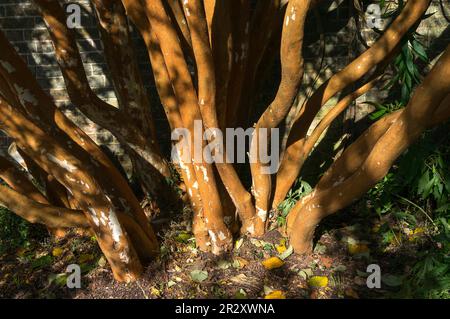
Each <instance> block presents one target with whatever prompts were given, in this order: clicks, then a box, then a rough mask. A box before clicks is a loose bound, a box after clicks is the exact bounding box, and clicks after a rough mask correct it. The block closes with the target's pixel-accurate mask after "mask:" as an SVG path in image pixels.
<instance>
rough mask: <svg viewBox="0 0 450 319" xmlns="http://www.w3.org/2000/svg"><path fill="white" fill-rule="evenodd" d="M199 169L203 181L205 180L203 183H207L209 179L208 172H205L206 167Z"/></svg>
mask: <svg viewBox="0 0 450 319" xmlns="http://www.w3.org/2000/svg"><path fill="white" fill-rule="evenodd" d="M200 169H201V170H202V174H203V179H204V180H205V182H208V181H209V178H208V172H207V171H206V167H204V166H201V167H200Z"/></svg>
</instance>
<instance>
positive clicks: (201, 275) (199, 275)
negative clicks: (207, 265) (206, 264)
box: [191, 270, 208, 283]
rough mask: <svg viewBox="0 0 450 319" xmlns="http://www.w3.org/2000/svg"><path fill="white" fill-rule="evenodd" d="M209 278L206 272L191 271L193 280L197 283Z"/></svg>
mask: <svg viewBox="0 0 450 319" xmlns="http://www.w3.org/2000/svg"><path fill="white" fill-rule="evenodd" d="M207 278H208V272H207V271H205V270H193V271H191V279H192V280H193V281H195V282H199V283H200V282H203V281H205V280H206V279H207Z"/></svg>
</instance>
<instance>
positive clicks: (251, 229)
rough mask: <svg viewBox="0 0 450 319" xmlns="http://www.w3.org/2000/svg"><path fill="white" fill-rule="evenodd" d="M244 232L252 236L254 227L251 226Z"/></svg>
mask: <svg viewBox="0 0 450 319" xmlns="http://www.w3.org/2000/svg"><path fill="white" fill-rule="evenodd" d="M246 230H247V232H248V233H249V234H251V235H253V234H254V233H255V225H253V224H251V225H250V226H248V227H247V229H246Z"/></svg>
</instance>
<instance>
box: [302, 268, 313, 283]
mask: <svg viewBox="0 0 450 319" xmlns="http://www.w3.org/2000/svg"><path fill="white" fill-rule="evenodd" d="M298 274H299V276H301V277H302V278H303V279H305V280H306V279H307V278H308V277H311V276H312V275H313V271H312V269H311V268H305V269H301V270H300V271H299V272H298Z"/></svg>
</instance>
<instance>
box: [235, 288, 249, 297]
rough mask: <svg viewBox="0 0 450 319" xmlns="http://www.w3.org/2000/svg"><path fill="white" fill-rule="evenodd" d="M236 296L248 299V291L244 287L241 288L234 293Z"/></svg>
mask: <svg viewBox="0 0 450 319" xmlns="http://www.w3.org/2000/svg"><path fill="white" fill-rule="evenodd" d="M234 298H236V299H247V293H246V292H245V290H244V289H242V288H241V289H239V291H236V293H235V294H234Z"/></svg>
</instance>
